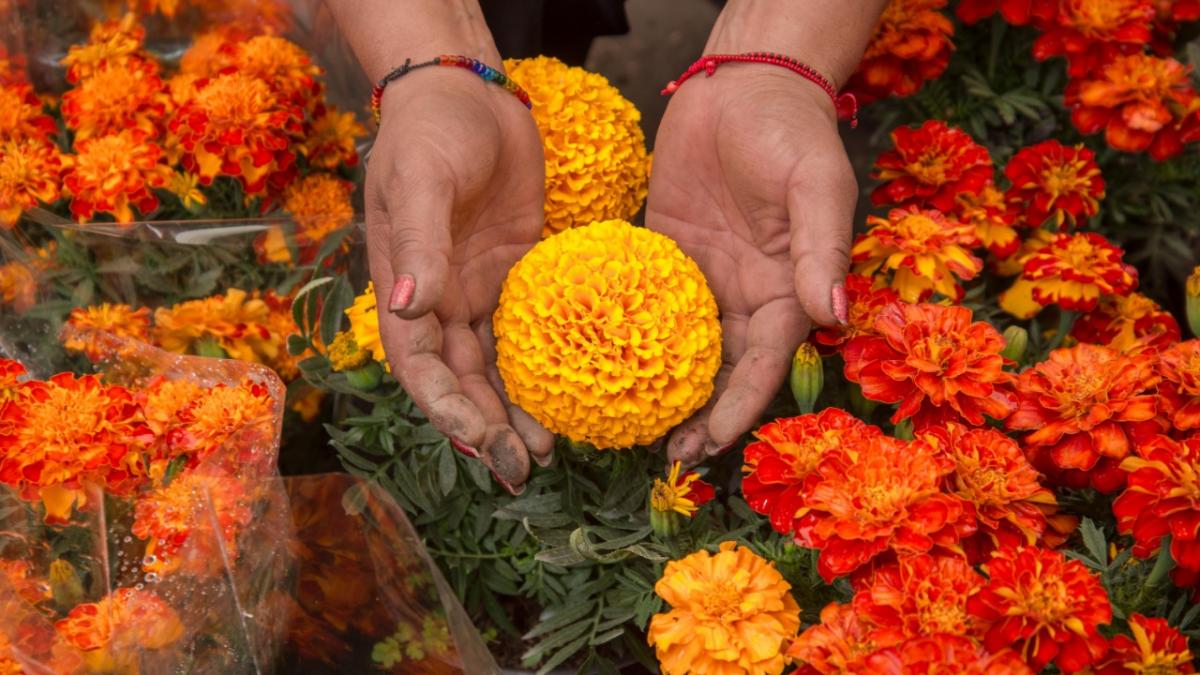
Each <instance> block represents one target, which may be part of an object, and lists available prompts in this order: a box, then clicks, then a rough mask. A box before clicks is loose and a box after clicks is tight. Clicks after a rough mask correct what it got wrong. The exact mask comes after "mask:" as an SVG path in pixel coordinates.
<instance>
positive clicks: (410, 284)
mask: <svg viewBox="0 0 1200 675" xmlns="http://www.w3.org/2000/svg"><path fill="white" fill-rule="evenodd" d="M416 289H417V280H416V279H414V278H413V277H412V275H411V274H401V275H400V276H399V277H397V278H396V285H395V286H392V296H391V297H390V298H389V299H388V309H390V310H392V311H393V312H398V311H400V310H402V309H404V308H405V307H408V303H410V302H412V297H413V291H415V290H416Z"/></svg>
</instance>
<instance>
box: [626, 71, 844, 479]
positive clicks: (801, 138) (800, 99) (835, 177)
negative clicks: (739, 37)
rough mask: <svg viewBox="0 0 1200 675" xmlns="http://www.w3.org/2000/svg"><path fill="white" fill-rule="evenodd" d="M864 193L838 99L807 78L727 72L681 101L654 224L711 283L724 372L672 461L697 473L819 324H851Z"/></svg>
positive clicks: (649, 221)
mask: <svg viewBox="0 0 1200 675" xmlns="http://www.w3.org/2000/svg"><path fill="white" fill-rule="evenodd" d="M857 194H858V189H857V185H856V183H855V179H854V173H853V170H852V169H851V167H850V162H849V160H848V159H847V157H846V151H845V148H844V147H843V145H842V141H841V139H840V137H839V136H838V128H837V117H836V113H835V110H834V106H833V103H832V102H831V101H830V100H829V97H828V96H827V95H826V94H825V92H824V91H823V90H821V89H820V88H819V87H817V86H816V85H814V84H812V83H810V82H807V81H805V80H804V79H803V78H801V77H799V76H797V75H795V74H792V73H788V72H785V71H782V70H780V69H773V68H771V67H770V66H763V65H741V64H728V65H725V66H723V67H721V68H720V69H719V70H718V71H716V73H715V74H714V75H712V76H711V77H705V76H704V75H703V74H701V75H699V76H697V77H695V78H692V79H690V80H689V81H688V82H687V83H686V84H684V85H683V86H681V87H680V88H679V90H678V91H677V92H676V93H675V94H674V95H673V97H672V100H671V102H670V104H669V105H668V107H667V111H666V114H665V116H664V117H663V121H662V124H661V125H660V126H659V131H658V138H657V141H656V143H655V153H654V170H653V172H652V174H651V178H650V195H649V201H648V203H647V207H646V225H647V226H648V227H649V228H651V229H653V230H657V231H659V232H662V233H664V234H666V235H668V236H670V237H672V238H673V239H675V240H676V241H677V242H679V245H680V246H681V247H682V248H683V250H684V252H686V253H687V254H688V255H690V256H691V257H692V258H694V259H695V260H696V262H697V263H698V264H699V265H700V268H701V270H703V272H704V274H705V276H706V277H707V279H708V283H709V285H710V286H711V287H712V290H713V293H714V295H715V296H716V299H717V304H718V306H719V307H720V310H721V328H722V332H723V349H722V360H723V363H722V366H721V369H720V371H719V373H718V375H717V382H716V390H715V392H714V394H713V397H712V399H711V400H710V401H709V403H708V404H707V405H706V406H705V407H704V408H702V409H701V410H700V411H699V412H697V413H696V415H694V416H693V417H692V418H691V419H689V420H688V421H687V422H684V423H683V424H682V425H680V427H679V428H678V429H676V430H675V432H674V434H673V435H672V437H671V439H670V441H669V442H668V445H667V449H668V455H669V457H670V458H671V459H672V460H676V459H678V460H681V461H683V462H684V463H685V464H688V465H691V464H695V463H697V462H699V461H701V460H702V459H704V458H705V457H707V456H711V455H715V454H718V453H720V452H722V451H723V450H725V449H726V448H728V447H729V445H731V444H732V443H733V442H735V441H736V440H737V438H738V437H739V436H740V435H741V434H743V433H745V432H746V431H747V430H749V429H750V428H751V427H752V426H754V425H755V423H756V422H757V421H758V419H759V417H760V416H761V415H762V413H763V411H764V410H765V409H766V408H767V406H768V404H769V403H770V401H771V399H772V398H773V397H774V396H775V394H776V393H777V392H778V390H779V388H780V386H781V385H782V383H783V380H784V378H785V377H786V376H787V372H788V369H789V365H790V362H791V358H792V355H793V354H794V352H795V350H796V348H797V347H798V346H799V345H800V343H801V342H802V341H803V340H804V339H805V337H806V336H807V334H808V331H809V329H810V328H811V324H812V323H813V322H815V323H818V324H821V325H826V326H828V325H834V324H836V323H838V322H839V315H840V317H841V319H840V320H841V321H844V320H845V296H844V291H843V290H842V289H841V284H842V282H843V280H844V278H845V275H846V271H847V267H848V265H849V250H850V237H851V228H852V220H853V217H854V206H855V201H856V198H857ZM839 292H841V297H840V299H838V300H837V301H836V303H835V297H836V296H837V295H838V293H839ZM835 304H840V307H839V308H838V309H836V310H835Z"/></svg>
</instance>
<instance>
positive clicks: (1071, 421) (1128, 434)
mask: <svg viewBox="0 0 1200 675" xmlns="http://www.w3.org/2000/svg"><path fill="white" fill-rule="evenodd" d="M1158 381H1159V376H1158V374H1157V373H1156V372H1155V371H1154V364H1153V361H1152V359H1151V358H1149V357H1148V356H1145V355H1136V356H1127V355H1122V354H1120V353H1118V352H1116V351H1114V350H1112V349H1109V348H1107V347H1100V346H1097V345H1089V344H1079V345H1075V346H1074V347H1071V348H1069V349H1056V350H1054V351H1052V352H1050V356H1049V358H1047V359H1046V360H1045V361H1043V362H1041V363H1039V364H1037V365H1035V366H1034V367H1032V368H1030V369H1028V370H1026V371H1025V372H1023V373H1021V375H1020V377H1019V378H1018V379H1017V386H1016V393H1017V400H1018V407H1017V411H1016V412H1015V413H1013V414H1012V416H1011V417H1009V418H1008V428H1009V429H1013V430H1018V431H1029V432H1030V433H1029V434H1028V435H1027V436H1025V437H1024V439H1022V443H1023V444H1024V445H1025V451H1026V454H1027V455H1028V456H1029V457H1030V459H1031V461H1032V462H1033V465H1034V466H1035V467H1036V468H1037V469H1039V470H1040V471H1042V473H1044V474H1047V475H1048V476H1050V477H1051V478H1054V479H1057V480H1059V481H1061V482H1064V483H1066V484H1067V485H1070V486H1072V487H1082V486H1083V485H1085V484H1086V483H1087V482H1088V479H1089V478H1090V480H1091V483H1092V485H1093V487H1096V488H1097V489H1101V490H1103V491H1111V490H1113V489H1115V488H1116V487H1119V486H1120V484H1121V479H1122V477H1121V475H1120V473H1119V472H1117V471H1116V469H1117V465H1119V464H1120V463H1121V460H1123V459H1125V457H1126V456H1128V455H1129V453H1130V450H1131V449H1132V448H1133V447H1134V446H1135V445H1136V444H1137V443H1136V441H1138V439H1140V438H1144V437H1146V436H1147V435H1153V434H1154V433H1155V432H1157V431H1158V428H1159V427H1158V425H1157V423H1155V422H1154V418H1155V415H1156V414H1157V405H1156V402H1155V399H1156V397H1155V395H1154V387H1155V385H1157V384H1158Z"/></svg>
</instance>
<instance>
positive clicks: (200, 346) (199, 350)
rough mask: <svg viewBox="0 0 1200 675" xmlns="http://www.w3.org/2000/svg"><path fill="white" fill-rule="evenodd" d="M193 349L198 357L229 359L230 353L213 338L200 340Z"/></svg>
mask: <svg viewBox="0 0 1200 675" xmlns="http://www.w3.org/2000/svg"><path fill="white" fill-rule="evenodd" d="M192 349H193V350H194V351H195V352H196V356H203V357H206V358H210V359H227V358H229V353H228V352H226V351H225V348H224V347H222V346H221V343H219V342H217V341H216V340H214V339H213V338H211V337H206V338H204V339H202V340H198V341H197V342H196V343H195V344H194V345H192Z"/></svg>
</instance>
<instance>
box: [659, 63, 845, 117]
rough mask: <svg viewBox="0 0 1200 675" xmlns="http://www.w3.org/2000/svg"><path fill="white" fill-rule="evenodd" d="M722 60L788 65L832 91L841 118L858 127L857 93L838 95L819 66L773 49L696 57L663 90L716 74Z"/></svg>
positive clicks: (835, 107)
mask: <svg viewBox="0 0 1200 675" xmlns="http://www.w3.org/2000/svg"><path fill="white" fill-rule="evenodd" d="M722 63H768V64H770V65H772V66H779V67H781V68H787V69H788V70H790V71H792V72H793V73H796V74H797V75H799V76H800V77H803V78H804V79H806V80H808V81H809V82H812V83H813V84H815V85H817V86H818V87H820V88H822V89H824V90H825V93H826V94H829V98H830V100H832V101H833V107H834V109H835V110H836V111H837V116H838V119H843V120H850V127H851V128H854V127H857V126H858V99H856V98H854V94H849V93H847V94H840V95H839V94H838V92H837V88H836V87H834V86H833V83H832V82H830V81H829V79H828V78H827V77H825V76H824V75H822V74H821V73H818V72H817V70H816V69H815V68H813V67H812V66H809V65H807V64H804V63H801V62H799V61H797V60H796V59H793V58H792V57H790V56H784V55H783V54H774V53H772V52H746V53H745V54H710V55H708V56H701V57H700V58H699V59H696V62H695V63H693V64H692V65H690V66H688V69H687V70H685V71H683V74H682V75H680V76H679V79H677V80H671V81H670V82H669V83H668V84H667V87H666V88H665V89H663V90H662V93H663V96H669V95H671V94H674V93H675V90H676V89H678V88H679V87H680V85H682V84H683V83H684V82H687V80H688V78H689V77H691V76H693V75H695V74H696V73H698V72H700V71H702V70H703V71H704V72H706V73H707V74H708V77H712V74H713V73H714V72H716V70H717V66H719V65H721V64H722Z"/></svg>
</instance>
